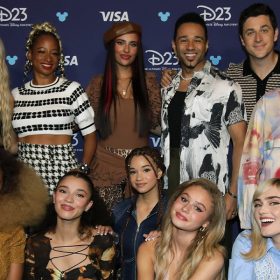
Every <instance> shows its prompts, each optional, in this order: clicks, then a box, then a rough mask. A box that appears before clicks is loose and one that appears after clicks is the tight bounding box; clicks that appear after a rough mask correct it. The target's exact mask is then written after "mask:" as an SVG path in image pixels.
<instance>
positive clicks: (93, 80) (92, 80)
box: [88, 74, 103, 85]
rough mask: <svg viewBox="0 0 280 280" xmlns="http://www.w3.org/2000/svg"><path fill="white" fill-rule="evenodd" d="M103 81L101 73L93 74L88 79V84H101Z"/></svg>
mask: <svg viewBox="0 0 280 280" xmlns="http://www.w3.org/2000/svg"><path fill="white" fill-rule="evenodd" d="M102 82H103V74H95V75H93V76H92V77H91V78H90V80H89V83H88V84H89V85H90V84H100V85H101V84H102Z"/></svg>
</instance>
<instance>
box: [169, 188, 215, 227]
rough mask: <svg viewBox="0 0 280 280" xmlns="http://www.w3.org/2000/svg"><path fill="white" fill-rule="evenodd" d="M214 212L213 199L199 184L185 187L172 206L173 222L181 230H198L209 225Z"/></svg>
mask: <svg viewBox="0 0 280 280" xmlns="http://www.w3.org/2000/svg"><path fill="white" fill-rule="evenodd" d="M212 212H213V201H212V198H211V196H210V194H209V193H208V191H206V190H204V189H203V188H202V187H200V186H199V185H193V186H190V187H188V188H187V189H185V190H184V191H183V192H182V193H181V195H179V196H178V198H177V199H176V200H175V201H174V203H173V205H172V207H171V221H172V224H173V225H174V226H175V227H176V228H177V229H180V230H183V231H188V232H196V231H198V230H199V228H200V227H205V228H206V227H207V226H208V225H209V221H210V216H211V214H212Z"/></svg>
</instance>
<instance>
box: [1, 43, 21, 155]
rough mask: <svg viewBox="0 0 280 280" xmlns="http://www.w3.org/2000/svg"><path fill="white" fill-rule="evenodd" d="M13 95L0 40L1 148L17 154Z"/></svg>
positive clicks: (3, 49)
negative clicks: (13, 122) (13, 119)
mask: <svg viewBox="0 0 280 280" xmlns="http://www.w3.org/2000/svg"><path fill="white" fill-rule="evenodd" d="M12 106H13V101H12V95H11V91H10V87H9V73H8V67H7V64H6V54H5V47H4V44H3V41H2V40H1V38H0V147H3V148H4V149H5V150H7V151H9V152H12V153H16V151H17V141H16V136H15V134H14V132H13V129H12V122H11V121H12V109H11V108H12Z"/></svg>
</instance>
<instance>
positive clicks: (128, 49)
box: [115, 33, 140, 67]
mask: <svg viewBox="0 0 280 280" xmlns="http://www.w3.org/2000/svg"><path fill="white" fill-rule="evenodd" d="M139 41H140V38H139V35H138V34H137V33H127V34H124V35H122V36H119V37H117V38H116V39H115V59H116V63H117V65H118V66H124V67H126V66H130V65H131V64H132V63H133V62H134V60H135V58H136V56H137V53H138V45H139Z"/></svg>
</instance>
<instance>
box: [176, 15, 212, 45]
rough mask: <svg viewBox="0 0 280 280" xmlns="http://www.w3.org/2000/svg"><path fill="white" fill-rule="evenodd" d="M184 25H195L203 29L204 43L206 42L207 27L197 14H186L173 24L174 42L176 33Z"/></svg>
mask: <svg viewBox="0 0 280 280" xmlns="http://www.w3.org/2000/svg"><path fill="white" fill-rule="evenodd" d="M184 23H196V24H199V25H201V26H202V28H203V29H204V33H205V39H206V41H207V40H208V32H207V27H206V24H205V21H204V20H203V18H202V17H201V16H200V15H199V14H197V13H186V14H183V15H182V16H180V17H179V18H178V19H177V21H176V23H175V29H174V34H173V40H174V41H175V40H176V36H177V31H178V29H179V27H180V26H181V25H182V24H184Z"/></svg>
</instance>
